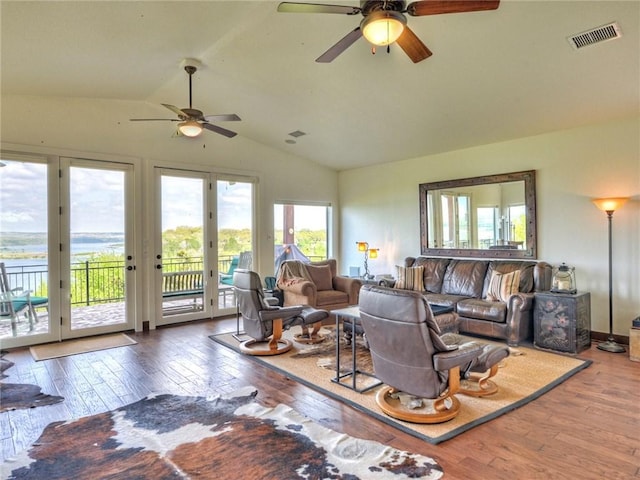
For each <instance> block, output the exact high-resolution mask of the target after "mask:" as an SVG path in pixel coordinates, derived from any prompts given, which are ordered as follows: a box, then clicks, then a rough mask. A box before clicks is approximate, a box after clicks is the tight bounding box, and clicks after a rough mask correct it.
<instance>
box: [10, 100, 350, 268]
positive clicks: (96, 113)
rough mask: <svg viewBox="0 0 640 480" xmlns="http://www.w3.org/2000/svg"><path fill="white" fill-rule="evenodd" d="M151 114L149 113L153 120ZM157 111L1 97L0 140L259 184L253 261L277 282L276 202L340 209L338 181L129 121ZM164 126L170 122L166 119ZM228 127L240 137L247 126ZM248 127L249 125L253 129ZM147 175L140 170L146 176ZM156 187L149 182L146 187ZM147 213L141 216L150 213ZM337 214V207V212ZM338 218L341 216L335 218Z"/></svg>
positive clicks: (209, 135) (305, 167)
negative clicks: (196, 168)
mask: <svg viewBox="0 0 640 480" xmlns="http://www.w3.org/2000/svg"><path fill="white" fill-rule="evenodd" d="M149 111H151V112H152V113H149ZM156 112H157V108H155V109H154V108H151V109H150V107H149V105H147V104H144V103H141V102H127V101H119V100H104V99H83V98H50V97H46V98H45V97H33V96H3V97H2V104H1V117H0V118H1V119H2V124H1V129H0V138H1V140H2V147H3V148H6V147H7V146H10V147H11V148H15V147H16V145H17V146H18V148H19V149H20V150H24V151H26V152H29V151H34V150H37V151H38V152H42V153H50V154H54V155H55V154H61V152H64V154H65V155H71V156H73V155H77V156H81V157H84V158H96V157H92V154H99V156H100V158H103V157H104V156H105V155H106V156H107V157H108V156H109V155H110V154H111V155H114V156H128V157H135V158H139V159H141V162H142V163H143V165H144V166H145V167H146V166H148V165H150V164H151V163H154V162H162V163H167V164H172V165H173V166H175V167H180V166H185V165H186V166H193V165H206V166H209V167H210V166H212V165H213V166H215V169H216V170H217V171H220V172H225V173H238V174H244V175H253V176H257V177H259V186H258V190H257V191H258V212H257V219H258V228H257V230H258V246H257V252H256V253H257V255H256V258H257V259H258V261H259V265H258V271H259V272H260V273H261V274H262V275H272V274H273V238H272V234H273V204H274V203H275V202H278V201H280V202H281V201H283V200H291V201H295V200H298V201H302V200H305V201H314V202H326V203H331V204H332V205H334V206H336V205H337V201H338V190H337V173H336V172H335V171H334V170H332V169H329V168H326V167H323V166H320V165H318V164H316V163H313V162H310V161H308V160H305V159H302V158H300V157H296V156H294V155H288V154H286V153H283V152H281V151H278V150H275V149H272V148H269V147H265V146H263V145H261V144H258V143H256V142H253V141H251V140H248V139H246V138H245V137H243V136H242V135H241V134H240V135H238V136H236V137H234V138H232V139H229V138H226V137H223V136H221V135H217V134H215V133H213V132H207V131H205V132H204V133H203V134H202V135H201V136H200V137H198V138H197V139H188V138H184V137H183V138H178V137H173V136H172V132H173V129H174V128H175V124H173V123H170V122H135V123H134V122H130V121H129V118H140V117H145V118H154V117H155V118H157V117H161V115H158V114H157V113H156ZM165 118H171V115H168V116H167V117H165ZM250 122H251V119H244V121H243V122H240V123H228V122H225V123H224V126H225V127H227V128H230V129H232V130H237V131H239V132H242V129H243V128H246V127H245V126H244V125H243V123H248V124H250ZM248 126H250V125H248ZM149 170H150V169H148V168H143V171H144V174H145V175H146V174H147V173H148V172H149ZM150 181H151V179H150V178H148V177H145V178H144V179H143V184H145V183H146V182H150ZM147 208H148V205H145V206H143V211H145V212H148V213H146V215H149V213H150V211H149V210H147ZM336 208H337V207H336ZM335 217H336V218H337V215H336V216H335ZM337 227H338V224H337V219H336V220H334V228H333V230H334V232H336V233H334V238H333V240H334V241H333V243H334V254H335V255H337V254H338V252H339V243H338V235H337V231H338V228H337Z"/></svg>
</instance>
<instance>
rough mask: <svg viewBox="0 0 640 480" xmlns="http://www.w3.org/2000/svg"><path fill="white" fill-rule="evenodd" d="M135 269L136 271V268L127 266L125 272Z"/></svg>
mask: <svg viewBox="0 0 640 480" xmlns="http://www.w3.org/2000/svg"><path fill="white" fill-rule="evenodd" d="M135 269H136V267H132V266H131V265H129V266H128V267H127V270H129V271H131V270H135Z"/></svg>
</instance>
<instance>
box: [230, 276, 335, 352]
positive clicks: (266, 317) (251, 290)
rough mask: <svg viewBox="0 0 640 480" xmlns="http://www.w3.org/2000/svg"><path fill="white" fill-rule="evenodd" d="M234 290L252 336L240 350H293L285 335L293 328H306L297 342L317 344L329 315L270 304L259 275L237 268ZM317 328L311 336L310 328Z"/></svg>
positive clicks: (246, 330)
mask: <svg viewBox="0 0 640 480" xmlns="http://www.w3.org/2000/svg"><path fill="white" fill-rule="evenodd" d="M233 287H234V291H235V294H236V299H237V301H238V310H239V312H240V314H241V315H242V319H243V326H244V330H245V332H246V334H247V335H248V336H250V337H251V339H250V340H246V341H244V342H242V343H241V344H240V351H241V352H242V353H246V354H249V355H277V354H280V353H285V352H287V351H289V350H290V349H291V347H292V344H291V342H290V341H289V340H286V339H283V338H282V332H283V330H285V329H288V328H290V327H291V326H292V325H298V324H299V325H302V334H301V335H298V336H297V337H296V339H299V341H302V342H305V343H317V342H318V341H322V340H323V338H322V337H321V336H320V335H318V331H319V330H320V328H321V326H322V320H324V319H325V318H327V317H328V316H329V314H328V313H327V312H326V311H324V310H317V309H315V308H309V307H304V306H302V305H297V306H291V307H279V306H274V305H269V303H268V302H267V301H266V300H265V298H264V293H263V290H262V282H261V280H260V276H259V275H258V274H257V273H256V272H252V271H250V270H244V269H236V271H235V272H234V273H233ZM309 325H313V330H312V331H311V332H310V333H309V331H308V328H309V327H308V326H309Z"/></svg>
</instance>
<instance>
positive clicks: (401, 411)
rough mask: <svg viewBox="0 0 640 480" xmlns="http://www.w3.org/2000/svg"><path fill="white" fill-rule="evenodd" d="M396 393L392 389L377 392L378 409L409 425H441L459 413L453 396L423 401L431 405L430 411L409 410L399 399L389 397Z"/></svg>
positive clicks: (456, 401)
mask: <svg viewBox="0 0 640 480" xmlns="http://www.w3.org/2000/svg"><path fill="white" fill-rule="evenodd" d="M393 393H397V390H396V389H395V388H393V387H388V386H387V387H383V388H381V389H380V390H378V393H377V395H376V403H377V404H378V406H379V407H380V409H381V410H382V411H383V412H384V413H386V414H387V415H389V416H390V417H393V418H397V419H398V420H404V421H405V422H411V423H443V422H446V421H449V420H451V419H452V418H454V417H455V416H456V415H458V412H459V411H460V401H459V400H458V399H457V398H456V397H455V396H453V395H452V396H446V397H440V398H438V399H436V400H433V399H425V400H426V401H430V402H432V403H433V408H432V411H429V412H425V411H424V410H420V409H411V408H408V407H406V406H404V405H403V404H402V402H401V401H400V400H399V399H396V398H392V397H391V396H390V395H391V394H393Z"/></svg>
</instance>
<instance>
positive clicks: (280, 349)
mask: <svg viewBox="0 0 640 480" xmlns="http://www.w3.org/2000/svg"><path fill="white" fill-rule="evenodd" d="M292 346H293V345H292V343H291V342H290V341H289V340H286V339H283V338H280V339H277V340H275V341H274V340H273V339H271V340H263V341H258V340H253V339H251V340H245V341H244V342H242V343H241V344H240V351H241V352H242V353H244V354H247V355H256V356H264V355H280V354H281V353H286V352H288V351H289V350H291V347H292Z"/></svg>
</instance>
